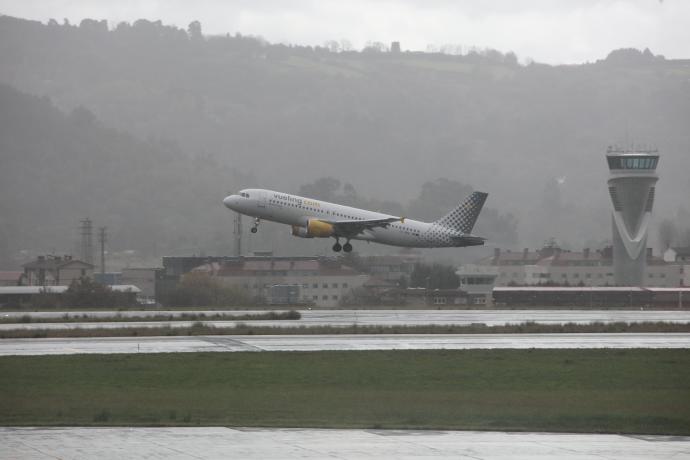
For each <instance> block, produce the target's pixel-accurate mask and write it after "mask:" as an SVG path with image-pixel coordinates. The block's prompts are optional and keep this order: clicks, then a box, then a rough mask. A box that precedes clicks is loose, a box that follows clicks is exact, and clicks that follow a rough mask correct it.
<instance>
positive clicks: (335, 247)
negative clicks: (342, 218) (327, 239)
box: [333, 241, 343, 252]
mask: <svg viewBox="0 0 690 460" xmlns="http://www.w3.org/2000/svg"><path fill="white" fill-rule="evenodd" d="M341 249H343V247H342V246H341V245H340V243H339V242H337V241H336V243H335V244H334V245H333V250H334V251H335V252H340V250H341Z"/></svg>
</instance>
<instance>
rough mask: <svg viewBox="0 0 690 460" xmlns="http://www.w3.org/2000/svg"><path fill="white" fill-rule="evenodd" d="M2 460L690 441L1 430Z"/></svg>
mask: <svg viewBox="0 0 690 460" xmlns="http://www.w3.org/2000/svg"><path fill="white" fill-rule="evenodd" d="M0 458H22V459H27V460H43V459H54V458H61V459H75V458H99V459H101V460H108V459H120V458H172V459H191V458H194V459H202V460H210V459H227V458H241V459H246V460H253V459H269V458H270V459H285V460H290V459H323V458H337V459H343V460H367V459H376V460H378V459H382V458H395V459H420V458H425V459H453V460H456V459H474V460H482V459H489V458H491V459H497V460H501V459H528V458H529V459H554V458H558V459H561V460H581V459H584V458H598V459H608V460H619V459H620V460H624V459H625V460H629V459H651V458H674V459H678V460H680V459H687V458H690V437H685V436H682V437H681V436H624V435H617V434H559V433H503V432H474V431H411V430H324V429H295V428H287V429H269V428H223V427H194V428H0Z"/></svg>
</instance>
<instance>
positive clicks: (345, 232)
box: [319, 217, 405, 237]
mask: <svg viewBox="0 0 690 460" xmlns="http://www.w3.org/2000/svg"><path fill="white" fill-rule="evenodd" d="M319 220H321V221H322V222H326V223H327V224H330V225H332V226H333V229H334V230H335V232H336V234H338V235H342V236H346V237H347V236H350V237H352V236H355V235H359V234H360V233H362V232H363V231H364V230H371V229H374V228H376V227H381V228H386V227H388V226H389V225H390V224H392V223H393V222H405V218H404V217H386V218H383V219H369V220H324V219H319Z"/></svg>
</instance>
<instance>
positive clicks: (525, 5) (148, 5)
mask: <svg viewBox="0 0 690 460" xmlns="http://www.w3.org/2000/svg"><path fill="white" fill-rule="evenodd" d="M0 13H2V14H8V15H11V16H18V17H23V18H27V19H36V20H40V21H42V22H45V21H47V20H48V19H49V18H55V19H58V20H60V21H61V20H62V18H68V19H69V20H70V22H72V23H78V22H79V21H81V19H83V18H95V19H107V20H108V21H109V23H110V26H111V27H113V26H115V25H116V24H117V23H118V22H120V21H128V22H132V21H134V20H136V19H139V18H145V19H150V20H156V19H160V20H162V21H163V22H164V23H166V24H175V25H177V26H180V27H185V28H186V26H187V24H189V22H191V21H192V20H199V21H200V22H201V23H202V27H203V31H204V33H205V34H224V33H226V32H229V33H231V34H234V33H235V32H240V33H242V34H246V35H260V36H262V37H264V38H266V39H267V40H268V41H270V42H283V43H294V44H303V45H321V44H323V43H324V42H325V41H326V40H341V39H347V40H349V41H350V42H351V43H352V44H353V45H354V47H355V48H361V47H362V46H364V45H365V44H366V42H368V41H381V42H384V43H389V42H391V41H400V42H401V43H402V48H403V49H409V50H426V49H427V46H428V45H436V46H442V45H446V44H454V45H461V46H462V47H463V48H464V49H467V48H469V47H479V48H485V47H489V48H495V49H498V50H500V51H503V52H507V51H514V52H515V53H517V55H518V56H519V57H520V59H521V60H523V61H524V60H525V59H526V58H532V59H534V60H536V61H540V62H548V63H553V64H559V63H580V62H585V61H594V60H596V59H600V58H603V57H605V56H606V54H607V53H608V52H609V51H611V50H612V49H616V48H622V47H635V48H640V49H643V48H645V47H648V48H650V49H651V50H652V51H653V52H654V53H655V54H664V55H665V56H666V57H668V58H689V57H690V0H627V1H624V0H522V1H516V0H397V1H393V0H196V1H189V0H167V1H163V0H40V1H39V0H0Z"/></svg>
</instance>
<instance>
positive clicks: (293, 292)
mask: <svg viewBox="0 0 690 460" xmlns="http://www.w3.org/2000/svg"><path fill="white" fill-rule="evenodd" d="M192 271H193V272H205V273H208V274H209V275H210V276H213V277H216V279H218V280H219V281H220V282H221V283H223V284H224V285H226V286H233V287H238V288H241V289H244V290H246V291H247V292H249V294H250V295H251V296H252V297H255V298H261V299H265V300H266V301H267V302H268V303H271V304H286V303H292V304H313V305H316V306H319V307H337V306H339V305H340V304H341V303H342V302H344V301H345V300H346V298H347V297H348V296H350V295H352V294H353V291H355V290H357V289H359V288H362V287H363V286H364V284H365V283H366V282H367V281H368V280H369V275H367V274H365V273H361V272H359V271H357V270H355V269H353V268H352V267H348V266H346V265H343V264H342V263H341V262H340V261H339V260H337V259H332V258H325V257H312V258H304V257H299V258H293V257H237V258H228V259H226V260H224V261H217V262H209V263H205V264H203V265H200V266H198V267H196V268H194V269H193V270H192ZM285 299H288V302H286V301H285Z"/></svg>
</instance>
